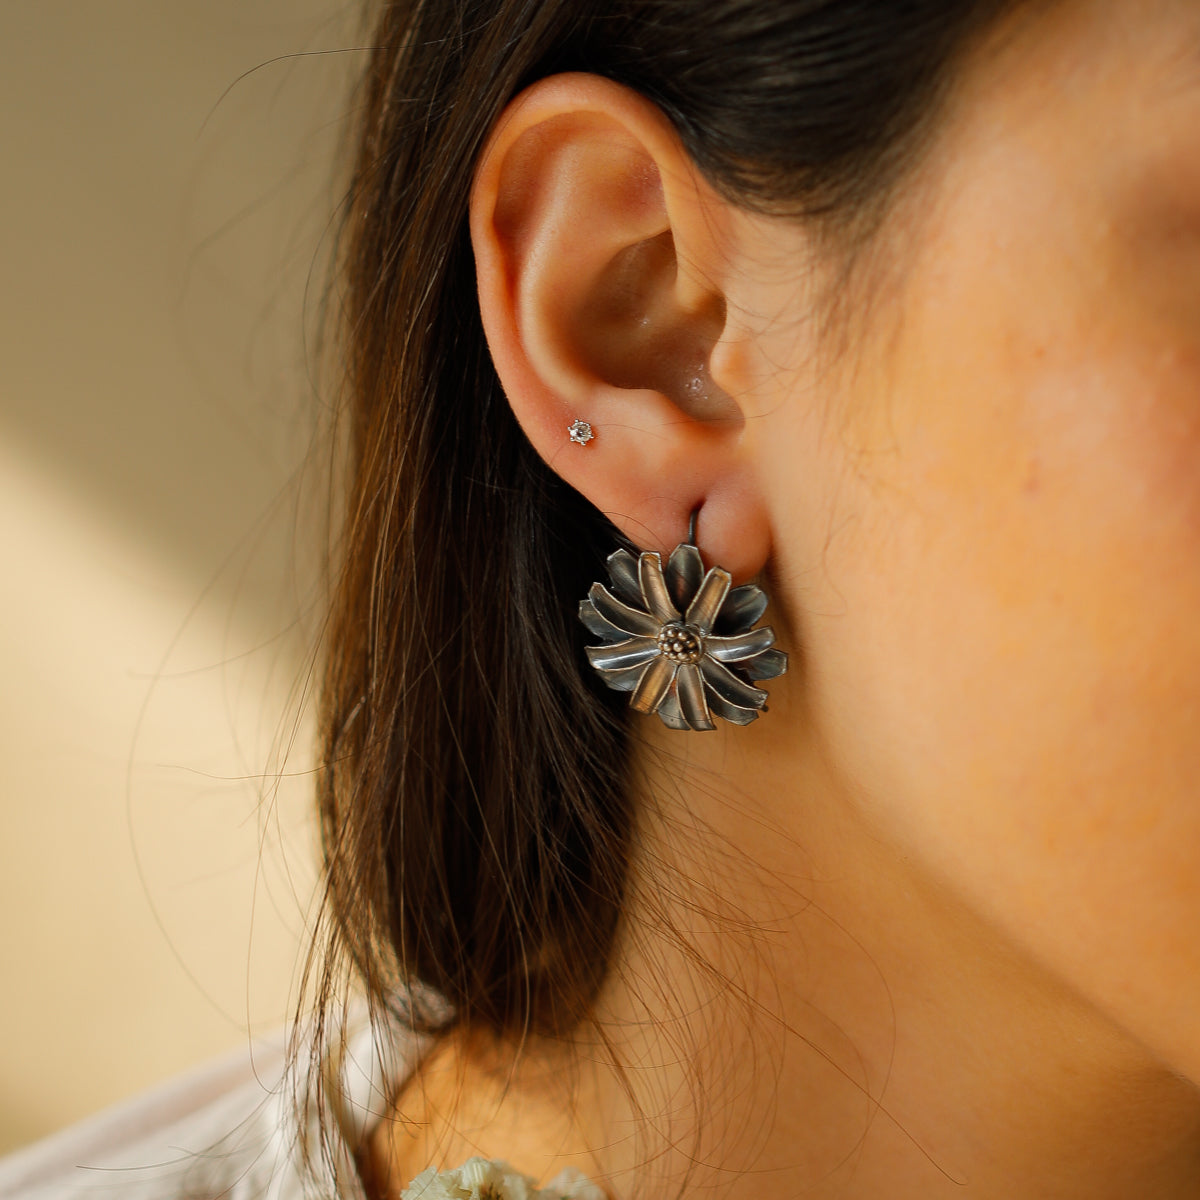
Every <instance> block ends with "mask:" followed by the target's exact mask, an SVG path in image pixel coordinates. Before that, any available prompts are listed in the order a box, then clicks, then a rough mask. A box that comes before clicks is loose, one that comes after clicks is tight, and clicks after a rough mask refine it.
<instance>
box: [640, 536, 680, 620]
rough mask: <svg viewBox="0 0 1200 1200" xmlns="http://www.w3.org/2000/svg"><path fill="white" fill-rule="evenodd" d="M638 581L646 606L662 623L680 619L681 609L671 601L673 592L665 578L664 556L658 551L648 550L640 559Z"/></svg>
mask: <svg viewBox="0 0 1200 1200" xmlns="http://www.w3.org/2000/svg"><path fill="white" fill-rule="evenodd" d="M638 582H639V583H640V584H641V585H642V599H643V600H644V601H645V603H646V607H647V608H648V609H649V610H650V611H651V612H652V613H653V614H654V616H656V617H657V618H658V620H659V622H660V623H661V624H663V625H665V624H666V623H667V622H668V621H678V620H679V610H678V609H677V608H676V607H675V605H674V604H672V603H671V593H670V592H668V591H667V581H666V579H664V578H663V568H662V558H661V557H660V556H659V554H658V552H657V551H654V550H647V551H646V552H645V553H643V554H642V555H641V557H640V558H639V559H638Z"/></svg>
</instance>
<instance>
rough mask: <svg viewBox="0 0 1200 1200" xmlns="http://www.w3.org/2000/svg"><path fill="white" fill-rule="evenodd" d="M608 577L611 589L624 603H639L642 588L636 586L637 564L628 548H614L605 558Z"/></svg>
mask: <svg viewBox="0 0 1200 1200" xmlns="http://www.w3.org/2000/svg"><path fill="white" fill-rule="evenodd" d="M606 562H607V565H608V577H609V579H611V580H612V585H613V591H614V592H615V593H616V594H617V596H618V598H619V599H621V600H624V601H625V603H626V604H633V605H639V604H641V602H642V590H641V588H640V587H639V586H638V564H637V559H636V558H634V556H633V555H632V554H630V553H629V551H628V550H614V551H613V552H612V553H611V554H610V555H609V556H608V558H607V560H606Z"/></svg>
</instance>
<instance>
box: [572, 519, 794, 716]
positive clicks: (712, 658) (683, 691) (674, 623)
mask: <svg viewBox="0 0 1200 1200" xmlns="http://www.w3.org/2000/svg"><path fill="white" fill-rule="evenodd" d="M695 543H696V514H695V513H692V518H691V521H690V522H689V524H688V540H687V541H686V542H681V543H680V544H679V545H678V546H676V547H675V549H674V550H673V551H672V552H671V556H670V558H669V559H668V560H667V566H666V569H665V570H664V568H663V564H662V557H661V556H660V555H659V554H658V553H657V552H654V551H644V552H643V553H642V554H640V555H638V556H637V557H636V558H635V557H634V556H633V555H632V554H630V553H629V551H628V550H618V551H616V552H615V553H614V554H610V555H609V556H608V575H609V579H610V580H611V582H612V590H611V591H610V590H609V589H608V588H606V587H605V586H604V585H603V584H602V583H594V584H592V586H591V589H590V590H589V592H588V595H587V599H586V600H583V601H581V603H580V605H579V619H580V620H581V621H582V622H583V623H584V625H586V626H587V627H588V629H589V630H591V632H592V633H594V634H596V635H597V636H598V637H600V638H603V639H604V640H603V644H602V645H599V646H588V647H587V656H588V660H589V661H590V662H591V664H592V666H593V667H595V668H596V670H597V671H599V672H600V677H601V678H602V679H603V680H604V682H605V683H606V684H608V686H609V687H610V688H614V689H615V690H617V691H620V692H630V693H632V694H631V696H630V698H629V707H630V708H632V709H633V710H634V711H635V712H641V713H654V712H656V713H658V715H659V716H660V717H661V718H662V720H663V722H664V723H665V724H667V725H668V726H670V727H671V728H672V729H715V728H716V725H715V724H714V723H713V717H714V716H718V717H723V718H724V719H725V720H726V721H732V722H733V723H734V724H735V725H749V724H750V722H751V721H754V720H756V719H757V718H758V714H759V713H760V712H765V711H766V708H767V693H766V692H765V691H763V690H762V688H758V687H755V686H754V684H755V682H756V681H758V680H762V679H774V678H775V677H776V676H777V675H782V674H783V673H784V671H786V670H787V655H786V654H785V653H784V652H783V651H782V650H775V649H773V646H774V644H775V631H774V630H773V629H772V628H771V627H770V626H769V625H764V626H762V627H761V628H759V629H755V628H753V626H754V624H755V622H756V621H757V620H758V619H759V618H760V617H761V616H762V615H763V613H764V612H765V611H766V607H767V597H766V594H765V593H764V592H763V590H762V588H759V587H756V586H755V585H754V584H745V585H744V586H742V587H736V588H735V587H731V586H730V584H731V578H730V575H729V572H728V571H725V570H722V569H721V568H720V567H711V568H710V569H709V570H708V571H707V572H705V570H704V563H703V561H702V560H701V558H700V551H699V550H698V549H697V547H696V544H695Z"/></svg>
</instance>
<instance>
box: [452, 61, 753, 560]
mask: <svg viewBox="0 0 1200 1200" xmlns="http://www.w3.org/2000/svg"><path fill="white" fill-rule="evenodd" d="M728 218H729V206H728V204H727V202H725V201H724V200H722V199H720V198H719V197H717V196H716V195H715V193H713V191H712V190H711V188H709V187H708V185H707V184H706V183H705V182H704V180H703V179H702V177H701V176H700V175H699V174H698V172H697V171H696V170H695V168H694V166H693V165H692V163H691V161H690V160H689V158H688V156H687V154H686V153H685V152H684V150H683V148H682V146H681V144H680V143H679V140H678V138H677V136H676V135H675V132H674V130H673V128H672V127H671V125H670V123H669V122H668V121H667V120H666V118H665V117H664V116H663V114H662V113H661V112H660V111H659V110H658V109H657V108H656V107H655V106H654V105H653V104H651V103H650V102H649V101H647V100H645V99H644V98H643V97H641V96H639V95H637V94H636V93H634V92H631V91H629V90H628V89H626V88H623V87H621V86H620V85H618V84H614V83H612V82H611V81H608V80H605V79H601V78H600V77H598V76H592V75H559V76H553V77H551V78H549V79H544V80H542V81H540V82H539V83H537V84H534V85H533V86H532V87H531V88H529V89H528V90H527V91H525V92H523V93H522V94H521V95H520V96H518V97H517V98H516V99H515V100H514V101H513V102H512V104H511V105H510V106H509V108H508V109H507V110H506V112H505V114H504V116H503V117H502V119H501V121H500V122H499V124H498V125H497V127H496V129H495V130H494V132H493V134H492V137H491V139H490V140H489V143H488V145H487V147H486V149H485V152H484V154H483V156H482V157H481V160H480V165H479V168H478V171H477V173H476V177H475V180H474V184H473V188H472V196H471V236H472V242H473V245H474V250H475V259H476V267H477V273H478V284H479V301H480V311H481V315H482V318H483V326H484V330H485V332H486V334H487V338H488V344H489V347H490V349H491V352H492V356H493V359H494V361H495V365H496V369H497V371H498V373H499V376H500V380H501V383H502V384H503V386H504V389H505V393H506V394H507V396H508V399H509V402H510V404H511V405H512V407H513V411H514V413H515V414H516V416H517V419H518V420H519V421H520V423H521V425H522V427H523V429H524V430H525V433H526V435H527V436H528V437H529V439H530V441H531V442H532V444H533V446H534V448H535V449H536V450H537V452H538V453H539V454H540V455H541V456H542V458H543V459H544V460H545V461H546V462H547V463H548V464H549V465H550V466H551V467H552V468H553V469H554V470H555V471H556V472H557V473H558V474H560V475H561V476H562V477H563V478H564V479H565V480H566V481H567V482H568V483H570V484H571V485H572V486H573V487H575V488H576V489H577V490H578V491H580V492H582V493H583V494H584V495H585V496H587V497H588V499H590V500H591V501H592V502H593V503H594V504H595V505H596V506H597V507H598V508H600V509H601V510H602V511H603V512H605V513H606V514H607V515H608V516H609V517H610V518H611V519H612V520H613V521H614V522H615V523H616V524H617V526H618V527H619V528H621V529H622V531H623V532H624V533H625V534H626V535H627V536H628V537H630V538H631V540H632V541H634V542H635V543H636V544H638V545H640V546H642V547H644V548H647V549H667V550H669V549H670V548H671V547H673V546H674V545H675V544H676V543H677V542H680V541H683V540H684V539H685V538H686V536H687V529H688V520H689V517H690V515H691V513H692V512H693V511H694V510H696V509H700V510H701V511H700V514H699V533H698V540H699V542H700V545H701V549H702V551H703V552H704V556H705V559H706V561H707V562H708V563H709V565H712V564H713V563H716V562H719V563H720V564H721V565H722V566H724V567H725V568H726V569H727V570H729V571H731V572H732V573H733V574H734V575H735V577H740V578H746V577H749V576H750V575H753V574H756V573H757V572H758V571H759V570H760V569H761V568H762V567H763V565H764V563H765V561H766V558H767V554H768V552H769V533H768V528H767V520H766V511H765V506H764V505H763V504H762V503H761V500H760V499H759V497H758V495H757V490H756V485H755V481H754V477H753V472H752V471H751V469H750V464H749V463H748V462H747V460H746V456H745V455H744V453H743V446H742V437H741V432H742V427H743V423H744V415H743V413H742V411H741V409H740V407H739V404H738V402H737V399H736V398H735V397H731V396H729V395H727V394H726V393H724V392H723V391H722V390H721V389H720V388H719V387H717V385H716V384H715V383H714V382H713V380H712V377H711V375H710V374H709V362H710V359H711V357H712V354H713V350H714V347H715V346H716V345H717V343H718V341H719V339H720V337H721V335H722V332H723V329H724V325H725V298H724V289H723V287H722V283H721V277H722V273H723V272H724V271H725V270H726V269H727V262H728V259H727V256H726V254H725V253H724V248H723V245H722V235H723V232H724V231H725V230H727V228H728ZM576 419H582V420H584V421H587V422H588V423H589V424H590V425H591V426H592V430H593V432H594V434H595V437H594V440H592V441H591V442H590V443H588V444H587V445H586V446H583V445H579V444H574V443H572V441H571V440H570V437H569V434H568V429H569V427H570V426H571V424H572V422H574V421H575V420H576Z"/></svg>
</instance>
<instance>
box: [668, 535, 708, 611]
mask: <svg viewBox="0 0 1200 1200" xmlns="http://www.w3.org/2000/svg"><path fill="white" fill-rule="evenodd" d="M703 578H704V563H703V562H701V560H700V551H699V550H697V549H696V547H695V546H693V545H692V544H691V542H681V543H680V544H679V545H678V546H676V547H675V549H674V550H672V551H671V557H670V558H669V559H668V560H667V588H668V589H669V590H670V592H671V599H672V600H674V601H675V607H676V608H677V609H679V611H680V612H684V611H685V610H686V609H687V606H688V605H689V604H690V603H691V602H692V598H693V597H694V596H695V595H696V592H697V591H698V590H699V588H700V580H701V579H703Z"/></svg>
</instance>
